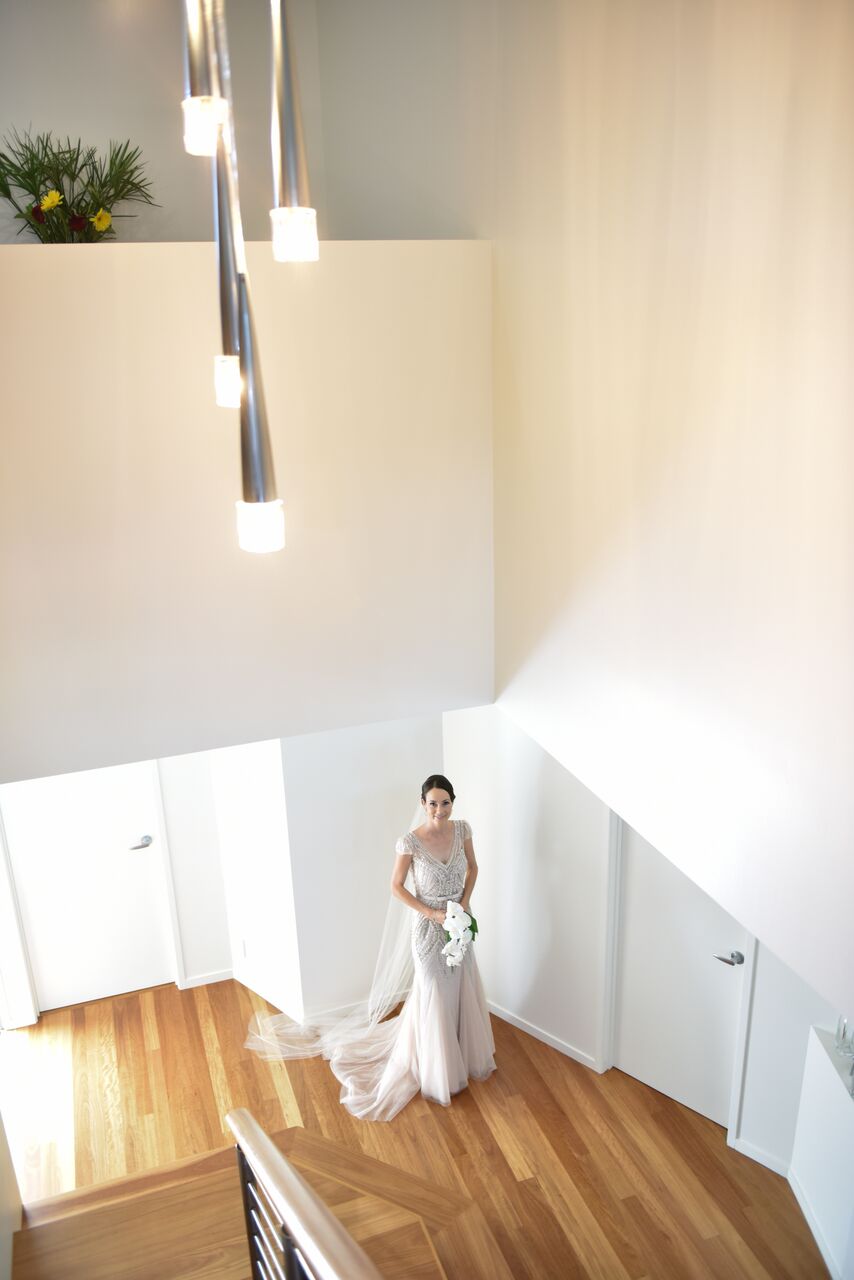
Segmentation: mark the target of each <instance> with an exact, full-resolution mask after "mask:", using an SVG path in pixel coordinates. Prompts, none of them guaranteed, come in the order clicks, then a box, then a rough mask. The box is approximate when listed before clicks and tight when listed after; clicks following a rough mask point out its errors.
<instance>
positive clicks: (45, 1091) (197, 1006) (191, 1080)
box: [0, 982, 827, 1280]
mask: <svg viewBox="0 0 854 1280" xmlns="http://www.w3.org/2000/svg"><path fill="white" fill-rule="evenodd" d="M256 1008H266V1006H265V1005H264V1004H263V1002H262V1001H260V1000H259V999H258V998H257V997H255V996H254V995H252V994H251V993H250V992H248V991H247V990H246V989H245V988H243V987H241V986H240V985H239V984H238V983H235V982H223V983H218V984H216V985H213V986H208V987H198V988H196V989H194V990H190V991H183V992H181V991H178V990H177V988H175V987H173V986H164V987H158V988H155V989H153V990H150V991H144V992H139V993H134V994H131V995H127V996H119V997H115V998H113V999H109V1000H101V1001H97V1002H95V1003H93V1004H89V1005H83V1006H79V1007H76V1008H73V1009H68V1010H59V1011H55V1012H52V1013H48V1014H45V1015H43V1017H42V1019H41V1021H40V1023H39V1025H38V1026H37V1027H35V1028H31V1029H27V1030H24V1031H17V1032H8V1033H5V1034H4V1035H3V1036H2V1037H0V1109H2V1112H3V1117H4V1122H5V1123H6V1127H7V1131H8V1137H9V1145H10V1148H11V1150H12V1155H13V1159H14V1160H15V1163H16V1167H17V1168H18V1171H19V1178H20V1181H21V1184H22V1186H23V1188H24V1198H25V1200H28V1201H29V1200H37V1199H41V1198H42V1197H45V1196H51V1195H55V1194H57V1193H59V1192H63V1191H68V1190H71V1189H72V1188H80V1187H87V1186H91V1185H94V1184H96V1183H100V1182H103V1181H106V1180H109V1179H113V1178H117V1177H120V1176H122V1175H124V1174H136V1173H142V1172H144V1171H146V1170H149V1169H153V1168H156V1167H157V1166H159V1165H162V1164H165V1163H168V1162H171V1161H174V1160H176V1159H179V1158H181V1157H188V1156H194V1155H199V1154H202V1153H204V1152H211V1151H215V1150H217V1149H218V1148H221V1147H223V1146H225V1145H226V1144H227V1143H228V1141H229V1138H228V1135H227V1134H226V1132H225V1130H224V1128H223V1126H222V1122H221V1117H222V1116H223V1115H224V1114H225V1113H226V1112H227V1111H229V1110H231V1109H232V1108H233V1107H240V1106H244V1107H247V1108H248V1109H249V1110H250V1111H251V1112H252V1113H253V1114H254V1115H255V1117H256V1118H257V1119H258V1121H259V1122H260V1123H261V1124H262V1125H263V1126H264V1127H265V1128H266V1129H268V1130H269V1131H270V1132H276V1131H277V1130H281V1129H287V1128H291V1127H293V1126H299V1125H302V1126H304V1127H305V1129H306V1131H307V1135H310V1134H312V1133H314V1134H321V1135H324V1136H325V1137H328V1138H331V1139H334V1140H335V1141H336V1142H338V1143H340V1144H341V1145H342V1146H343V1147H345V1148H349V1149H350V1150H352V1151H357V1152H363V1153H365V1154H366V1155H369V1156H373V1157H375V1158H377V1159H379V1160H381V1161H384V1162H385V1163H387V1164H390V1165H393V1166H395V1167H397V1168H398V1169H401V1170H404V1171H406V1172H408V1173H410V1174H413V1175H416V1176H417V1177H420V1178H423V1179H426V1180H427V1181H429V1182H431V1183H432V1184H434V1185H435V1186H437V1187H439V1188H444V1189H446V1190H447V1191H450V1192H452V1193H453V1192H458V1193H464V1194H465V1195H466V1196H467V1197H470V1198H471V1199H473V1200H474V1201H475V1202H476V1203H477V1205H479V1206H480V1209H481V1210H482V1212H483V1215H484V1216H485V1218H486V1220H487V1223H488V1225H489V1227H490V1228H491V1231H492V1234H493V1236H494V1238H495V1240H496V1241H497V1242H498V1246H499V1248H500V1250H501V1253H502V1255H503V1258H504V1261H505V1262H506V1267H507V1275H508V1276H513V1277H531V1278H532V1280H533V1277H539V1278H543V1277H561V1278H563V1277H574V1276H579V1277H581V1276H595V1277H599V1278H600V1280H644V1278H645V1277H649V1278H650V1280H653V1278H654V1280H669V1278H670V1277H673V1278H674V1280H685V1278H686V1277H725V1278H732V1280H736V1278H738V1280H742V1278H743V1277H757V1278H762V1280H788V1278H789V1277H792V1278H803V1280H814V1278H815V1277H821V1276H825V1275H826V1274H827V1272H826V1270H825V1268H824V1265H823V1263H822V1261H821V1257H820V1255H819V1253H818V1251H817V1249H816V1247H815V1244H814V1243H813V1241H812V1237H811V1236H810V1234H809V1231H808V1229H807V1227H806V1224H805V1222H804V1220H803V1218H802V1216H801V1213H800V1210H799V1209H798V1208H797V1205H796V1203H795V1200H794V1197H793V1195H792V1193H791V1190H790V1188H789V1186H788V1184H787V1183H786V1182H785V1181H784V1180H783V1179H782V1178H780V1177H778V1176H777V1175H775V1174H773V1173H771V1172H770V1171H769V1170H767V1169H764V1168H762V1167H761V1166H760V1165H757V1164H755V1163H754V1162H753V1161H751V1160H748V1159H747V1158H746V1157H744V1156H741V1155H739V1154H738V1153H736V1152H734V1151H732V1150H731V1149H729V1148H728V1147H727V1146H726V1140H725V1135H724V1132H723V1130H722V1129H720V1128H719V1127H718V1126H717V1125H714V1124H712V1123H711V1122H710V1121H707V1120H705V1119H703V1118H702V1117H701V1116H698V1115H696V1114H695V1113H694V1112H691V1111H689V1110H687V1109H686V1108H684V1107H682V1106H680V1105H679V1104H678V1103H675V1102H673V1101H672V1100H670V1099H668V1098H665V1097H663V1096H662V1095H661V1094H658V1093H655V1092H654V1091H653V1090H651V1089H648V1088H646V1087H645V1086H644V1085H641V1084H639V1083H638V1082H637V1081H635V1080H633V1079H631V1078H630V1077H628V1076H625V1075H623V1074H621V1073H620V1072H619V1071H610V1072H608V1073H607V1074H605V1075H603V1076H597V1075H596V1074H595V1073H593V1072H591V1071H589V1070H588V1069H587V1068H585V1067H582V1066H580V1065H579V1064H577V1063H575V1062H573V1061H572V1060H571V1059H569V1058H565V1057H564V1056H563V1055H561V1054H559V1053H557V1052H556V1051H555V1050H553V1049H550V1048H549V1047H547V1046H546V1045H543V1044H541V1043H540V1042H539V1041H537V1040H534V1039H532V1038H531V1037H530V1036H526V1035H525V1034H524V1033H523V1032H521V1031H518V1030H516V1029H515V1028H513V1027H511V1026H509V1025H508V1024H507V1023H505V1022H501V1021H499V1020H498V1019H493V1025H494V1029H495V1036H496V1043H497V1053H496V1058H497V1062H498V1068H499V1069H498V1071H497V1072H496V1073H495V1075H494V1076H492V1077H491V1078H490V1080H488V1081H486V1082H485V1083H483V1084H475V1085H472V1086H471V1088H470V1089H469V1090H468V1091H467V1092H466V1093H464V1094H461V1095H460V1096H459V1097H457V1098H456V1099H454V1102H453V1105H452V1106H451V1107H449V1108H441V1107H436V1106H434V1105H432V1104H430V1103H427V1102H425V1101H424V1100H423V1099H417V1100H416V1101H414V1102H413V1103H411V1104H410V1106H409V1107H407V1108H406V1110H405V1111H404V1112H402V1113H401V1115H400V1116H398V1117H397V1119H396V1120H394V1121H393V1122H392V1123H391V1124H366V1123H362V1122H359V1121H356V1120H353V1119H352V1118H351V1117H350V1116H349V1115H348V1114H347V1113H346V1112H345V1111H344V1109H343V1108H342V1107H341V1106H340V1105H339V1103H338V1085H337V1082H336V1081H335V1079H334V1077H333V1076H332V1074H331V1072H330V1071H329V1068H328V1066H327V1065H326V1063H324V1062H323V1061H322V1060H310V1061H304V1062H292V1063H289V1064H287V1066H286V1065H285V1064H282V1063H267V1062H263V1061H261V1060H260V1059H258V1058H256V1057H254V1056H253V1055H251V1054H249V1053H248V1052H247V1051H246V1050H245V1049H244V1048H243V1040H244V1038H245V1034H246V1026H247V1023H248V1020H249V1017H250V1014H251V1013H252V1012H253V1011H254V1010H255V1009H256ZM489 1273H490V1275H491V1276H495V1274H496V1271H495V1268H494V1266H491V1267H490V1268H489Z"/></svg>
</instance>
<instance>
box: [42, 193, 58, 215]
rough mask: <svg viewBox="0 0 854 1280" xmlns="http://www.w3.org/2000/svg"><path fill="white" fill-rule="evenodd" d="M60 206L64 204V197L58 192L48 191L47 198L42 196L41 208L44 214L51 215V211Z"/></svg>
mask: <svg viewBox="0 0 854 1280" xmlns="http://www.w3.org/2000/svg"><path fill="white" fill-rule="evenodd" d="M58 204H62V196H61V195H60V193H59V192H58V191H48V193H47V195H46V196H42V198H41V200H40V201H39V208H40V209H41V211H42V213H50V211H51V209H55V208H56V206H57V205H58Z"/></svg>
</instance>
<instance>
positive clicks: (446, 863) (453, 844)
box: [410, 818, 458, 867]
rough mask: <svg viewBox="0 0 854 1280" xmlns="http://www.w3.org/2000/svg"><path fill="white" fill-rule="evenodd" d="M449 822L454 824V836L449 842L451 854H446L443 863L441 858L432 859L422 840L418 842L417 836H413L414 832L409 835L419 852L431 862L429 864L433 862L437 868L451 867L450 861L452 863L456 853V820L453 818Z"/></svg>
mask: <svg viewBox="0 0 854 1280" xmlns="http://www.w3.org/2000/svg"><path fill="white" fill-rule="evenodd" d="M451 821H452V822H453V824H454V835H453V839H452V840H451V852H450V853H449V854H448V856H447V858H446V859H445V861H444V862H443V861H442V859H441V858H434V857H433V855H432V853H431V852H430V850H429V849H428V848H427V846H426V844H425V843H424V841H423V840H419V838H418V836H417V835H416V834H415V832H414V831H413V832H411V833H410V834H411V835H412V838H413V840H414V841H415V843H416V844H417V845H418V847H419V848H420V849H421V851H422V852H423V853H425V854H426V855H427V857H428V858H429V859H430V861H431V862H435V863H436V866H437V867H448V866H450V865H451V861H452V859H453V857H454V854H455V853H456V851H457V834H458V827H457V822H456V819H455V818H452V819H451Z"/></svg>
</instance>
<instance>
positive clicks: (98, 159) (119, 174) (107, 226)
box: [0, 130, 155, 244]
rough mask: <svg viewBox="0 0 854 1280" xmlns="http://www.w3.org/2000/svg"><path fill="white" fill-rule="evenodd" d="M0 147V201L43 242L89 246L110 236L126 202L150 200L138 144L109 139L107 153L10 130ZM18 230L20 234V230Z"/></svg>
mask: <svg viewBox="0 0 854 1280" xmlns="http://www.w3.org/2000/svg"><path fill="white" fill-rule="evenodd" d="M3 148H4V149H3V150H2V151H0V199H3V200H6V201H8V203H9V204H11V205H12V207H13V208H14V209H15V217H16V218H17V219H20V221H21V223H22V226H21V229H20V230H21V231H29V232H31V233H32V234H33V235H34V236H36V237H37V238H38V239H39V240H40V241H41V242H42V244H80V243H89V244H92V243H94V242H96V241H98V240H111V239H114V238H115V235H116V229H115V226H114V219H115V218H128V217H133V214H127V213H116V212H115V207H116V205H118V204H121V203H123V202H125V201H136V202H137V203H139V204H152V205H153V204H154V203H155V201H154V198H153V196H152V194H151V184H150V182H149V181H148V179H147V178H146V177H145V165H144V163H143V161H142V160H141V159H140V148H139V147H132V146H131V144H130V142H111V143H110V144H109V149H108V152H107V154H106V155H105V156H104V155H99V154H98V152H97V150H96V148H95V147H87V146H84V145H83V143H82V142H81V141H80V139H79V138H78V139H77V141H76V142H72V140H71V139H70V138H66V139H65V141H64V142H61V141H60V140H59V139H57V140H56V141H54V138H53V134H52V133H39V134H36V136H35V137H31V136H30V134H29V133H25V134H23V135H21V134H19V133H18V132H17V130H15V131H14V132H13V133H12V134H11V135H9V136H7V137H6V138H4V139H3ZM19 234H20V232H19Z"/></svg>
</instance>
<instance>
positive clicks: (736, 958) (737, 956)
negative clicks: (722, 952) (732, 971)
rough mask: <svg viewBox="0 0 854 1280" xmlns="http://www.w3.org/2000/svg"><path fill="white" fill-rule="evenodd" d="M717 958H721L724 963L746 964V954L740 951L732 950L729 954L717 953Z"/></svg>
mask: <svg viewBox="0 0 854 1280" xmlns="http://www.w3.org/2000/svg"><path fill="white" fill-rule="evenodd" d="M715 959H716V960H720V961H721V962H722V964H744V956H743V955H742V954H741V952H740V951H730V953H729V955H728V956H719V955H717V954H716V955H715Z"/></svg>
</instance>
